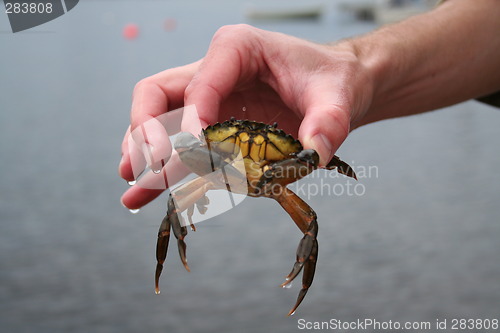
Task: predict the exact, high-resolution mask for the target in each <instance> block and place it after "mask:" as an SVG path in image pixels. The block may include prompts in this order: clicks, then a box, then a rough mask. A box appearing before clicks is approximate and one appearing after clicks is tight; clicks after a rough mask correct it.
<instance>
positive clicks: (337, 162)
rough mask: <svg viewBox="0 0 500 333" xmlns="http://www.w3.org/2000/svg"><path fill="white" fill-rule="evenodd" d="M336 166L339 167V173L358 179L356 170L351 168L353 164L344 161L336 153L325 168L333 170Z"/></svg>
mask: <svg viewBox="0 0 500 333" xmlns="http://www.w3.org/2000/svg"><path fill="white" fill-rule="evenodd" d="M335 168H336V169H337V172H338V173H341V174H343V175H346V176H348V177H351V178H354V179H356V180H357V179H358V178H357V177H356V173H355V172H354V170H353V169H352V168H351V166H350V165H349V164H347V163H346V162H344V161H342V160H341V159H340V158H338V157H337V156H336V155H333V158H332V159H331V161H330V162H328V164H327V165H326V167H325V169H327V170H333V169H335Z"/></svg>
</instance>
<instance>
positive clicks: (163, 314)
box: [0, 0, 500, 333]
mask: <svg viewBox="0 0 500 333" xmlns="http://www.w3.org/2000/svg"><path fill="white" fill-rule="evenodd" d="M244 8H245V6H244V3H243V2H237V1H230V0H225V1H210V2H205V1H194V2H182V3H181V2H179V1H168V2H163V1H144V2H143V1H141V2H139V1H136V2H134V1H125V2H122V1H81V2H80V4H79V5H78V6H77V7H75V9H73V10H72V11H71V12H70V13H68V14H66V15H64V16H63V17H60V18H59V19H57V20H55V21H52V22H50V23H47V24H46V25H43V26H40V27H38V28H35V29H33V30H32V31H27V32H24V33H18V34H15V35H14V34H12V33H10V32H9V27H8V25H7V20H6V17H4V16H3V15H0V30H1V31H2V33H1V34H0V45H1V49H2V51H1V55H0V59H1V60H2V61H1V62H0V73H1V76H0V103H1V112H0V171H1V176H0V189H1V191H0V327H1V328H2V329H1V331H2V332H9V333H10V332H13V333H18V332H36V333H42V332H50V333H54V332H72V333H78V332H82V333H83V332H85V333H88V332H98V333H103V332H120V333H125V332H234V331H238V332H294V331H299V328H298V320H299V319H301V318H302V319H305V320H306V321H311V322H312V321H329V320H330V319H339V320H342V321H352V320H357V319H361V320H364V319H365V318H372V319H375V320H378V321H389V320H392V321H393V322H394V321H399V322H406V321H411V322H413V321H425V322H431V323H433V324H434V323H435V322H436V320H438V319H439V320H444V319H448V323H450V320H452V319H453V318H489V319H493V318H497V319H499V318H500V283H499V281H500V260H499V259H498V258H499V254H500V176H499V174H498V167H499V165H500V153H499V148H498V147H499V144H500V134H499V131H498V128H499V124H500V110H498V109H494V108H491V107H488V106H485V105H482V104H480V103H478V102H473V101H471V102H466V103H463V104H460V105H457V106H455V107H450V108H447V109H446V110H440V111H438V112H433V113H429V114H425V115H420V116H414V117H409V118H404V119H396V120H390V121H384V122H380V123H377V124H372V125H369V126H366V127H364V128H360V129H358V130H356V131H354V132H353V133H352V134H351V136H350V137H349V138H348V140H347V141H346V142H345V144H344V145H343V146H342V148H341V149H340V150H339V152H338V155H339V156H341V157H342V158H343V159H344V160H346V161H347V162H349V163H352V164H353V165H354V166H356V167H358V168H363V167H366V168H368V167H370V166H372V167H374V169H372V170H376V172H375V171H373V173H372V174H371V175H367V176H366V177H360V180H359V184H361V185H362V187H358V188H357V189H358V194H359V193H360V192H359V191H361V190H363V193H362V194H361V195H357V194H354V195H347V194H346V193H344V194H343V195H337V194H338V192H337V194H336V193H323V195H314V196H309V197H307V196H306V197H305V199H306V200H307V202H308V203H309V204H310V205H311V206H312V207H313V208H314V209H315V210H316V212H317V214H318V216H319V225H320V231H319V242H320V252H319V260H318V268H317V273H316V278H315V281H314V284H313V286H312V288H311V290H310V292H309V294H308V295H307V297H306V299H305V301H304V302H303V304H302V305H301V307H300V308H299V311H297V313H296V315H295V316H294V317H291V318H287V317H286V316H285V315H286V313H287V312H288V310H289V309H290V307H291V306H292V305H293V303H294V301H295V298H296V295H297V293H298V290H299V285H300V282H296V283H295V285H294V286H293V287H292V288H291V289H286V290H283V289H282V288H279V284H280V283H281V282H283V278H284V276H285V275H286V274H287V273H288V272H289V270H290V268H291V266H292V264H293V261H294V257H295V249H296V246H297V244H298V242H299V240H300V238H301V235H300V232H299V230H298V229H297V228H296V227H295V226H294V225H293V222H292V221H291V219H290V218H289V217H288V216H287V215H286V213H285V212H283V211H282V209H281V208H280V207H279V205H278V204H277V203H275V202H272V201H271V200H266V199H247V200H245V201H244V202H243V203H242V204H241V205H239V206H237V207H236V208H235V209H234V210H231V211H229V212H227V213H225V214H223V215H220V216H218V217H216V218H213V219H211V220H209V221H206V222H204V223H200V224H199V226H198V231H197V232H196V233H192V232H191V233H190V234H189V235H188V237H187V243H188V257H189V260H190V267H191V269H192V272H191V273H187V272H186V271H184V269H183V268H182V265H181V263H180V260H179V259H178V258H177V253H176V252H177V251H176V249H175V248H171V251H170V256H169V259H170V260H169V261H168V262H167V264H166V267H165V270H164V276H163V281H162V282H163V284H162V293H161V295H159V296H157V295H155V294H154V292H153V287H154V286H153V273H154V267H155V259H154V249H155V242H156V232H157V228H158V225H159V223H160V221H161V219H162V217H163V215H164V211H165V200H166V197H165V196H162V197H160V198H159V199H158V200H156V201H155V202H154V203H152V204H150V205H148V206H147V207H145V208H143V209H142V210H141V211H140V212H139V213H138V214H137V215H132V214H130V213H129V212H128V210H126V209H124V208H123V207H122V206H121V205H120V203H119V197H120V195H121V193H122V192H123V191H124V190H126V188H127V184H126V183H125V182H124V181H123V180H121V179H120V178H119V177H118V176H117V172H116V168H117V164H118V161H119V158H120V144H121V140H122V135H123V132H124V131H125V129H126V127H127V125H128V121H129V109H130V95H131V91H132V89H133V86H134V84H135V83H136V82H137V81H139V80H140V79H141V78H143V77H146V76H148V75H151V74H154V73H156V72H159V71H161V70H163V69H166V68H169V67H173V66H177V65H181V64H185V63H188V62H191V61H194V60H196V59H198V58H200V57H201V56H203V54H204V52H205V51H206V48H207V46H208V44H209V42H210V38H211V36H212V35H213V33H214V32H215V31H216V30H217V28H218V27H220V26H221V25H224V24H232V23H240V22H247V23H252V24H255V25H257V26H259V27H262V28H265V29H271V30H276V31H282V32H285V33H288V34H293V35H296V36H299V37H303V38H308V39H312V40H316V41H320V42H326V41H330V40H336V39H338V38H342V37H347V36H352V35H356V34H359V33H363V32H366V31H369V30H371V29H372V28H373V26H372V25H371V24H369V23H358V22H356V21H354V20H353V19H352V18H351V17H348V16H345V15H344V16H343V15H341V13H339V12H338V11H336V10H335V7H334V5H333V4H330V3H327V2H325V8H326V15H325V16H324V17H323V18H322V19H321V20H319V21H302V22H301V21H299V22H288V21H287V22H248V21H246V20H245V18H244V15H243V13H244ZM167 18H175V19H176V20H177V27H176V29H175V30H174V31H165V30H163V28H162V24H163V22H164V20H165V19H167ZM130 22H135V23H137V24H138V25H139V27H140V29H141V30H140V36H139V38H138V39H137V40H133V41H128V40H125V39H124V38H122V35H121V33H122V28H123V26H124V25H125V24H127V23H130ZM346 181H347V180H346V179H345V178H342V177H338V178H330V177H329V176H328V174H326V173H321V172H319V173H317V174H315V175H313V177H310V179H305V180H303V181H301V183H300V184H312V185H309V186H313V187H309V188H308V189H309V190H311V189H323V191H326V190H327V189H328V186H331V185H332V184H336V183H339V184H341V185H342V186H345V187H344V188H347V186H348V185H347V183H346ZM300 184H299V185H298V186H300ZM324 184H327V185H324ZM353 184H354V183H353V182H351V185H352V186H353ZM304 186H305V185H304ZM314 186H316V187H314ZM295 188H296V189H299V190H300V187H295ZM302 188H304V187H302ZM330 189H331V187H330ZM338 189H340V187H337V190H338ZM367 331H370V330H367Z"/></svg>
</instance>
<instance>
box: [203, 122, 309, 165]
mask: <svg viewBox="0 0 500 333" xmlns="http://www.w3.org/2000/svg"><path fill="white" fill-rule="evenodd" d="M204 135H205V139H206V141H207V144H208V146H209V149H210V150H212V151H215V152H217V153H218V154H220V155H222V156H224V157H227V158H235V157H236V156H237V155H238V154H239V153H240V152H241V156H242V157H243V158H245V159H251V160H252V162H254V163H257V164H259V165H261V166H262V165H266V164H269V163H272V162H276V161H281V160H284V159H287V158H290V157H291V155H292V154H295V153H298V152H300V151H301V150H302V149H303V148H302V145H301V144H300V142H299V141H298V140H296V139H294V138H293V137H292V136H291V135H289V134H286V133H285V132H284V131H282V130H280V129H277V128H276V127H275V126H272V125H267V124H264V123H260V122H255V121H250V120H229V121H225V122H223V123H217V124H215V125H212V126H209V127H207V129H205V130H204Z"/></svg>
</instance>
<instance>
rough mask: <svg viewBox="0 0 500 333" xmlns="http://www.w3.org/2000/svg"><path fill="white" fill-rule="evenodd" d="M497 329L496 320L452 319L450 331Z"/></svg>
mask: <svg viewBox="0 0 500 333" xmlns="http://www.w3.org/2000/svg"><path fill="white" fill-rule="evenodd" d="M498 327H499V323H498V319H452V320H451V329H452V330H465V329H467V330H489V329H493V330H496V329H498Z"/></svg>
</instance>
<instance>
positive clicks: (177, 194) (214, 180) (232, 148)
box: [155, 118, 356, 316]
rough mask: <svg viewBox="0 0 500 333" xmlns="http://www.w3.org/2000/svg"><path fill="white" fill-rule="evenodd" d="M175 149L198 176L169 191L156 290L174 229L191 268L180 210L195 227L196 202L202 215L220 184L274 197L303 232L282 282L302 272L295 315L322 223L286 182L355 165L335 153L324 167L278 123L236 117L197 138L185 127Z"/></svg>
mask: <svg viewBox="0 0 500 333" xmlns="http://www.w3.org/2000/svg"><path fill="white" fill-rule="evenodd" d="M174 148H175V150H176V151H177V152H178V154H179V157H180V160H181V161H182V163H183V164H184V165H186V166H187V167H188V169H190V171H192V172H194V173H195V174H196V175H197V176H198V177H197V178H195V179H193V180H191V181H189V182H187V183H185V184H183V185H181V186H179V187H177V188H176V189H174V190H172V191H171V193H170V195H169V199H168V203H167V214H166V216H165V218H164V219H163V221H162V223H161V226H160V229H159V231H158V241H157V248H156V258H157V266H156V274H155V291H156V293H159V292H160V289H159V279H160V275H161V272H162V270H163V264H164V262H165V259H166V256H167V248H168V243H169V238H170V232H171V229H172V231H173V233H174V236H175V237H176V239H177V244H178V250H179V254H180V258H181V261H182V263H183V265H184V267H185V268H186V270H187V271H190V269H189V266H188V264H187V259H186V243H185V242H184V239H185V237H186V235H187V224H186V223H185V221H184V219H183V217H182V215H181V213H182V212H184V211H187V216H188V219H189V225H190V227H191V230H193V231H195V230H196V228H195V226H194V224H193V222H192V216H193V212H194V207H195V206H196V207H197V208H198V211H199V212H200V213H201V214H204V213H205V212H206V210H207V205H208V198H207V197H206V192H207V191H210V190H220V189H222V190H227V191H230V192H234V193H239V194H245V195H248V196H250V197H265V198H271V199H274V200H276V201H277V202H278V203H279V204H280V205H281V206H282V207H283V208H284V209H285V211H286V212H287V213H288V214H289V215H290V217H291V218H292V220H293V221H294V222H295V224H296V225H297V227H298V228H299V229H300V231H301V232H302V233H303V237H302V239H301V240H300V243H299V246H298V248H297V252H296V261H295V263H294V265H293V268H292V270H291V272H290V273H289V274H288V275H287V276H286V278H285V281H284V282H283V283H282V284H281V286H282V287H287V286H288V285H289V284H290V283H291V282H292V281H293V280H294V279H295V277H296V276H297V275H298V274H299V273H300V272H301V271H302V270H303V271H304V272H303V276H302V289H301V290H300V292H299V295H298V297H297V300H296V302H295V305H294V306H293V307H292V308H291V310H290V311H289V312H288V315H289V316H290V315H292V314H293V313H294V312H295V310H296V309H297V307H298V306H299V305H300V303H301V302H302V300H303V299H304V297H305V295H306V294H307V291H308V290H309V287H310V286H311V284H312V282H313V278H314V272H315V269H316V260H317V257H318V241H317V235H318V222H317V216H316V213H315V212H314V210H313V209H312V208H311V207H310V206H309V205H308V204H307V203H306V202H305V201H303V200H302V199H301V198H300V197H299V196H297V195H296V194H295V193H294V192H292V191H291V190H290V189H288V188H287V185H288V184H291V183H293V182H295V181H297V180H299V179H301V178H303V177H305V176H306V175H308V174H310V173H311V172H313V171H314V170H316V169H326V170H334V169H337V172H339V173H341V174H343V175H346V176H349V177H352V178H355V179H356V174H355V173H354V171H353V169H352V168H351V167H350V166H349V165H348V164H347V163H345V162H343V161H341V160H340V159H339V158H338V157H337V156H333V158H332V159H331V161H330V162H329V163H328V164H327V165H326V166H320V165H319V156H318V153H317V152H316V151H314V150H312V149H303V147H302V144H301V143H300V142H299V141H298V140H296V139H294V138H293V137H292V136H291V135H289V134H286V133H285V132H284V131H283V130H280V129H278V128H277V124H276V123H274V124H273V125H268V124H265V123H260V122H255V121H250V120H235V119H234V118H231V120H228V121H225V122H222V123H217V124H214V125H212V126H208V127H207V128H206V129H204V130H203V131H202V133H201V134H200V137H199V138H196V137H195V136H194V135H192V134H190V133H187V132H182V133H180V134H179V135H178V137H177V139H176V141H175V143H174ZM238 165H240V167H238ZM241 165H244V168H241ZM217 171H218V172H217Z"/></svg>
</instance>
